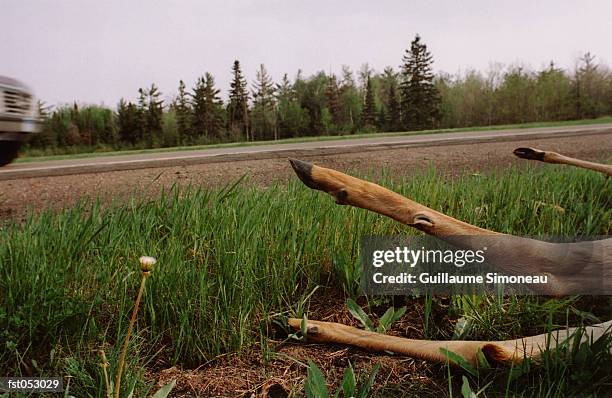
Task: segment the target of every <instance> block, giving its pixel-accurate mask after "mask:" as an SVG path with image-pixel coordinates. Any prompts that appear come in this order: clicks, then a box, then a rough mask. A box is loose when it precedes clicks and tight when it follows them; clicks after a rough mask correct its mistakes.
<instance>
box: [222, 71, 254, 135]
mask: <svg viewBox="0 0 612 398" xmlns="http://www.w3.org/2000/svg"><path fill="white" fill-rule="evenodd" d="M232 75H233V78H232V82H231V83H230V91H229V104H228V106H227V113H228V127H229V129H230V130H231V131H232V132H234V133H239V134H243V135H244V136H245V137H246V140H247V141H249V140H250V139H251V137H250V135H249V109H248V101H249V94H248V92H247V82H246V79H245V78H244V76H243V75H242V71H241V69H240V62H239V61H238V60H236V61H234V65H233V66H232Z"/></svg>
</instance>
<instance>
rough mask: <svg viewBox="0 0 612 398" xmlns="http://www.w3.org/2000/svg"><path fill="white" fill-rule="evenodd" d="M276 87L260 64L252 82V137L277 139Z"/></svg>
mask: <svg viewBox="0 0 612 398" xmlns="http://www.w3.org/2000/svg"><path fill="white" fill-rule="evenodd" d="M275 91H276V88H275V87H274V83H273V82H272V78H271V77H270V75H269V74H268V71H267V70H266V68H265V66H264V65H263V64H261V65H260V66H259V69H258V70H257V72H256V74H255V83H254V84H253V110H252V112H251V117H252V120H253V122H252V123H251V127H252V128H251V133H252V134H251V135H252V139H253V140H255V139H269V138H273V139H275V140H277V139H278V130H277V126H276V98H275V95H274V94H275Z"/></svg>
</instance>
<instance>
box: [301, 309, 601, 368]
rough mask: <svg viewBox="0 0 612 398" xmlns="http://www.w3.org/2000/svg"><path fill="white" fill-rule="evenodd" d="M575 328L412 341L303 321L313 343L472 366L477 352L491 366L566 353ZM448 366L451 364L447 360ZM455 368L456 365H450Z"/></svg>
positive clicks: (595, 336) (585, 337) (586, 338)
mask: <svg viewBox="0 0 612 398" xmlns="http://www.w3.org/2000/svg"><path fill="white" fill-rule="evenodd" d="M301 324H302V319H296V318H290V319H289V326H290V327H291V328H292V329H294V330H296V331H299V330H301ZM611 328H612V321H608V322H605V323H600V324H597V325H593V326H588V327H585V328H584V330H583V333H582V335H581V339H580V340H579V343H585V342H595V341H597V340H599V339H600V338H601V337H602V336H604V335H605V334H609V333H610V330H611ZM577 329H578V328H566V329H562V330H558V331H553V332H551V333H545V334H540V335H537V336H531V337H524V338H521V339H516V340H504V341H460V340H452V341H439V340H415V339H407V338H403V337H397V336H388V335H385V334H381V333H376V332H370V331H367V330H362V329H357V328H354V327H352V326H346V325H342V324H339V323H333V322H320V321H311V320H308V321H307V325H306V331H307V337H308V339H309V340H312V341H314V342H317V343H335V344H346V345H351V346H354V347H359V348H362V349H365V350H369V351H378V352H383V351H390V352H394V353H396V354H401V355H406V356H410V357H414V358H419V359H423V360H426V361H431V362H447V361H449V358H448V357H447V356H446V355H445V353H444V352H443V349H446V350H448V351H451V352H454V353H455V354H459V355H461V356H462V357H463V358H464V359H465V360H466V361H468V362H469V363H470V364H472V365H473V366H478V363H479V360H478V355H479V352H482V353H483V354H484V355H485V357H486V358H487V360H489V361H490V362H493V363H502V364H509V363H515V364H517V363H520V362H522V361H523V360H524V359H525V358H531V359H534V360H536V361H537V360H538V358H539V357H540V356H541V355H542V352H544V351H545V350H546V349H548V348H552V349H554V348H556V347H559V346H560V345H561V344H567V348H568V349H569V350H571V349H572V346H573V345H574V344H576V343H578V341H577V339H574V338H573V336H574V333H576V331H577ZM451 363H452V361H451ZM454 365H457V364H454Z"/></svg>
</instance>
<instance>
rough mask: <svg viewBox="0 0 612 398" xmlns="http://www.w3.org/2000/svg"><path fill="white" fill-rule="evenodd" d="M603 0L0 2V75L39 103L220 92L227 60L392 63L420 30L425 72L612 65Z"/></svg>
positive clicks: (275, 66)
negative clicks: (428, 68) (202, 89)
mask: <svg viewBox="0 0 612 398" xmlns="http://www.w3.org/2000/svg"><path fill="white" fill-rule="evenodd" d="M610 15H612V1H609V0H593V1H589V0H585V1H581V2H580V1H565V0H556V1H555V0H537V1H536V0H512V1H509V0H508V1H501V0H500V1H493V0H472V1H470V0H463V1H450V0H448V1H436V0H430V1H415V0H397V1H395V0H378V1H360V0H358V1H348V0H345V1H335V0H326V1H319V0H308V1H292V0H257V1H247V0H235V1H232V0H225V1H217V0H184V1H179V0H176V1H173V0H147V1H144V0H143V1H138V0H105V1H99V0H96V1H90V0H48V1H43V0H0V26H1V27H2V40H0V75H6V76H10V77H13V78H17V79H19V80H21V81H23V82H24V83H26V84H27V85H29V86H30V87H31V88H32V89H33V90H34V92H35V94H36V95H37V96H38V97H39V98H41V99H42V100H43V101H44V102H45V103H46V104H47V105H57V104H63V103H69V102H73V101H75V100H76V101H78V102H79V103H83V104H102V105H106V106H111V107H115V106H116V104H117V103H118V101H119V99H120V98H126V99H128V100H135V99H136V96H137V91H138V88H140V87H147V86H150V85H151V83H155V84H156V85H157V86H158V87H159V88H160V90H161V91H162V93H163V94H164V97H165V98H166V99H170V98H172V97H173V96H174V95H175V94H176V92H177V87H178V81H179V80H180V79H183V80H184V81H185V83H186V84H187V87H188V88H189V87H192V86H193V84H194V83H195V81H196V80H197V78H198V77H199V76H202V75H203V74H204V73H205V72H211V73H212V74H213V75H214V76H215V80H216V83H217V86H218V88H220V89H221V93H222V97H224V98H225V97H226V96H227V88H228V86H229V82H230V80H231V65H232V63H233V61H234V60H235V59H238V60H240V62H241V65H242V69H243V72H244V74H245V75H246V77H247V80H248V82H249V83H252V82H253V79H254V77H255V71H256V69H257V68H258V67H259V65H260V64H262V63H263V64H265V66H266V68H267V69H268V71H269V72H270V74H271V76H272V77H273V78H274V79H275V80H277V81H278V80H280V79H281V77H282V76H283V74H284V73H287V74H288V75H289V77H290V78H293V77H294V76H295V74H296V72H297V70H298V69H302V71H303V73H304V75H306V76H308V75H310V74H313V73H315V72H317V71H320V70H323V71H325V72H330V71H331V72H332V73H340V71H341V66H342V65H348V66H350V67H351V68H352V69H353V70H354V71H357V70H359V68H360V66H361V65H362V64H363V63H366V62H367V63H369V65H370V66H371V67H372V68H374V69H375V70H376V71H382V70H383V69H384V67H385V66H392V67H394V68H396V69H397V68H398V67H399V66H400V64H401V62H402V56H403V55H404V52H405V50H406V48H408V47H409V45H410V41H411V40H412V39H413V38H414V36H415V35H416V34H417V33H418V34H420V35H421V37H422V40H423V41H424V42H425V44H427V46H428V48H429V50H430V51H431V53H432V55H433V57H434V70H435V71H436V72H440V71H444V72H448V73H457V72H461V71H466V70H469V69H477V70H480V71H483V72H485V71H487V70H488V69H489V68H490V67H491V66H492V65H493V64H494V63H502V64H504V65H508V64H521V65H525V66H527V67H531V68H532V69H540V68H542V67H545V66H546V65H547V64H549V62H550V61H551V60H554V62H555V63H556V64H557V65H558V66H561V67H564V68H573V67H574V65H575V63H576V60H577V59H578V58H579V57H580V56H581V55H582V54H584V53H585V52H586V51H590V52H591V53H592V54H594V55H595V56H596V61H599V62H602V63H606V64H608V65H611V63H612V45H611V44H610V39H611V38H612V29H611V28H612V23H610Z"/></svg>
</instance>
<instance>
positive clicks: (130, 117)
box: [117, 98, 140, 145]
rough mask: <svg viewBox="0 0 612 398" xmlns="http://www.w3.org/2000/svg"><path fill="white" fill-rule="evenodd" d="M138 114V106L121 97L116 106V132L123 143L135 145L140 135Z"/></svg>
mask: <svg viewBox="0 0 612 398" xmlns="http://www.w3.org/2000/svg"><path fill="white" fill-rule="evenodd" d="M139 119H140V115H139V112H138V108H137V107H136V105H134V104H133V103H131V102H127V103H126V102H125V100H124V99H123V98H122V99H121V100H120V101H119V106H118V107H117V133H118V135H119V140H120V141H121V142H123V143H127V144H130V145H135V144H136V143H137V142H138V141H139V139H140V137H139V133H140V120H139Z"/></svg>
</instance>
